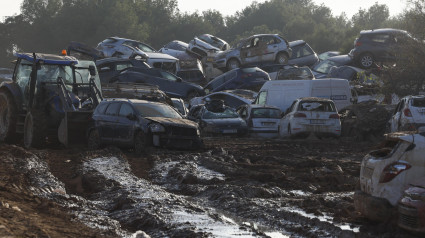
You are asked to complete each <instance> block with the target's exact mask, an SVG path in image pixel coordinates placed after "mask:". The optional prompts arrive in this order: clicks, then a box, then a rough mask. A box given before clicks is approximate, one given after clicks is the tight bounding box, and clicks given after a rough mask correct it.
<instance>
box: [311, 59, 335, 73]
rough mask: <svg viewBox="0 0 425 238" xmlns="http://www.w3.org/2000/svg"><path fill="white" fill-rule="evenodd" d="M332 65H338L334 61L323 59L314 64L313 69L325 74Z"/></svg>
mask: <svg viewBox="0 0 425 238" xmlns="http://www.w3.org/2000/svg"><path fill="white" fill-rule="evenodd" d="M332 66H338V65H337V63H335V62H334V61H330V60H325V61H322V62H320V63H319V64H317V65H316V66H314V68H313V70H314V71H316V72H319V73H322V74H327V73H328V72H329V70H331V67H332Z"/></svg>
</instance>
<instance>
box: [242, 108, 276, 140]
mask: <svg viewBox="0 0 425 238" xmlns="http://www.w3.org/2000/svg"><path fill="white" fill-rule="evenodd" d="M237 112H238V113H239V115H240V116H241V117H242V119H244V120H245V122H246V123H247V125H248V131H249V133H250V134H251V135H259V136H266V137H269V136H271V137H277V136H279V122H280V119H281V118H282V112H281V111H280V109H279V108H277V107H274V106H267V105H258V104H245V105H242V106H240V107H239V108H238V109H237Z"/></svg>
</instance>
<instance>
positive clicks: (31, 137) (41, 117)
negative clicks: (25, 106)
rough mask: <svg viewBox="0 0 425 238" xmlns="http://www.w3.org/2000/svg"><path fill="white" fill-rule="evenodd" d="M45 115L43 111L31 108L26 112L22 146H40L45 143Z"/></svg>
mask: <svg viewBox="0 0 425 238" xmlns="http://www.w3.org/2000/svg"><path fill="white" fill-rule="evenodd" d="M46 130H47V117H46V114H45V113H44V112H43V111H40V110H32V111H30V112H28V113H27V116H26V117H25V124H24V146H25V147H26V148H31V147H33V148H41V147H43V146H44V145H45V144H46V136H47V135H46Z"/></svg>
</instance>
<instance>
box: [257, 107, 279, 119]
mask: <svg viewBox="0 0 425 238" xmlns="http://www.w3.org/2000/svg"><path fill="white" fill-rule="evenodd" d="M251 114H252V118H280V110H278V109H273V108H254V109H252V112H251Z"/></svg>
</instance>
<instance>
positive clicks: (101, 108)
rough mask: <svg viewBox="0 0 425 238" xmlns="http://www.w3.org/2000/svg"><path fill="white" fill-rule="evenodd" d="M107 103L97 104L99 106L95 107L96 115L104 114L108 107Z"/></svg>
mask: <svg viewBox="0 0 425 238" xmlns="http://www.w3.org/2000/svg"><path fill="white" fill-rule="evenodd" d="M108 105H109V104H108V103H101V104H99V106H97V107H96V113H97V114H104V113H105V109H106V107H107V106H108Z"/></svg>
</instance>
